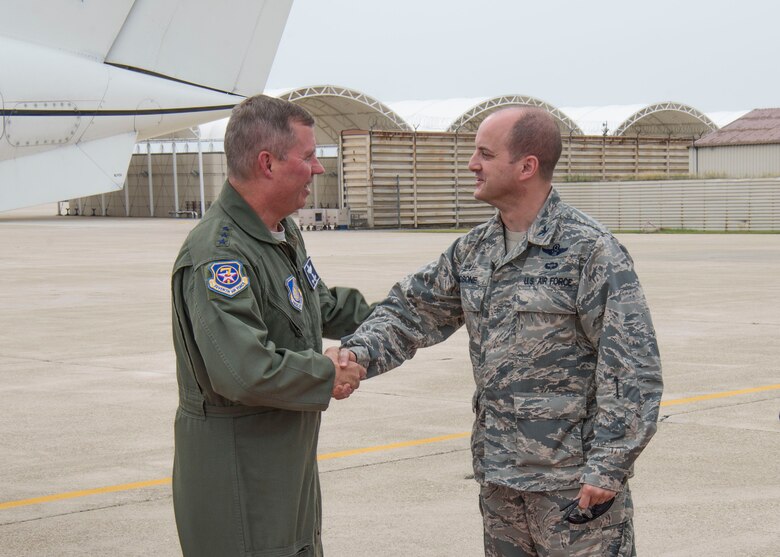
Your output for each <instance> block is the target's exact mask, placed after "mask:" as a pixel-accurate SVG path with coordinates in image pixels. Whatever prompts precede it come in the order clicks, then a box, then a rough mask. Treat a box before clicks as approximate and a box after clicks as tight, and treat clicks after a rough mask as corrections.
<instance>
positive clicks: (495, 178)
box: [469, 111, 523, 209]
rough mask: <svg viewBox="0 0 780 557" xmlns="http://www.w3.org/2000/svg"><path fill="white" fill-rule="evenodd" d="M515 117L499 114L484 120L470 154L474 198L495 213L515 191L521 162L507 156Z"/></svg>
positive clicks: (506, 113) (504, 112)
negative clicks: (492, 207)
mask: <svg viewBox="0 0 780 557" xmlns="http://www.w3.org/2000/svg"><path fill="white" fill-rule="evenodd" d="M516 120H517V114H514V113H513V112H512V111H502V112H498V113H495V114H492V115H491V116H488V117H487V118H486V119H485V121H484V122H482V124H481V125H480V126H479V130H477V137H476V139H475V150H474V154H473V155H472V156H471V159H470V160H469V170H471V171H472V172H473V173H474V174H475V176H476V179H477V184H476V185H477V188H476V190H474V197H475V198H476V199H479V200H480V201H484V202H485V203H489V204H490V205H493V206H494V207H498V208H499V209H501V208H502V206H504V205H506V203H507V202H509V201H510V199H511V198H513V197H514V196H515V195H516V193H517V190H518V187H519V183H518V180H517V172H518V169H519V168H522V164H523V158H521V159H519V160H517V161H514V162H513V161H512V154H511V153H510V152H509V134H510V132H511V129H512V125H513V123H514V122H515V121H516Z"/></svg>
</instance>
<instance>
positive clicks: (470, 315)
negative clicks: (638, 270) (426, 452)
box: [344, 190, 662, 522]
mask: <svg viewBox="0 0 780 557" xmlns="http://www.w3.org/2000/svg"><path fill="white" fill-rule="evenodd" d="M464 323H465V324H466V328H467V329H468V333H469V338H470V340H469V351H470V355H471V361H472V364H473V367H474V380H475V382H476V391H475V395H474V401H473V405H474V410H475V412H476V419H475V422H474V429H473V433H472V453H473V461H474V472H475V477H476V479H477V481H479V482H480V483H481V484H482V485H483V486H485V485H493V486H500V487H508V488H512V489H514V490H517V491H524V492H549V491H563V490H572V489H573V490H574V492H573V493H575V494H576V489H577V488H579V487H580V483H588V484H591V485H594V486H596V487H601V488H605V489H610V490H613V491H624V486H625V482H626V480H627V478H628V477H629V476H630V475H631V474H632V468H633V462H634V460H635V459H636V458H637V456H638V455H639V453H640V452H641V451H642V449H643V448H644V447H645V445H646V444H647V443H648V441H649V440H650V438H651V437H652V435H653V433H654V432H655V429H656V419H657V416H658V405H659V402H660V399H661V390H662V383H661V366H660V359H659V354H658V347H657V344H656V340H655V333H654V330H653V326H652V323H651V320H650V315H649V312H648V308H647V305H646V302H645V299H644V295H643V293H642V289H641V286H640V284H639V282H638V279H637V277H636V274H635V273H634V269H633V263H632V261H631V258H630V257H629V255H628V254H627V252H626V251H625V249H624V248H623V247H622V246H621V245H620V244H619V243H618V241H617V240H616V239H615V238H614V236H612V235H611V234H610V233H609V232H608V231H607V230H606V229H605V228H604V227H603V226H602V225H600V224H599V223H597V222H596V221H594V220H593V219H591V218H590V217H588V216H587V215H585V214H583V213H581V212H580V211H578V210H576V209H574V208H573V207H570V206H568V205H566V204H565V203H563V202H562V201H561V200H560V197H559V196H558V194H557V192H556V191H555V190H552V192H551V193H550V195H549V197H548V199H547V201H546V203H545V205H544V207H543V208H542V209H541V210H540V212H539V214H538V215H537V217H536V219H535V221H534V222H533V224H532V225H531V227H530V228H529V230H528V236H527V240H526V241H523V242H521V243H520V244H519V245H518V246H517V247H516V248H515V249H514V250H513V251H512V252H511V253H509V254H507V253H506V251H505V248H504V230H503V225H502V222H501V220H500V218H499V217H494V218H492V219H491V220H489V221H488V222H486V223H484V224H482V225H480V226H478V227H476V228H474V229H473V230H472V231H471V232H469V233H468V234H466V235H465V236H463V237H461V238H459V239H458V240H456V241H455V243H454V244H453V245H452V246H450V248H449V249H448V250H447V251H446V252H445V253H444V254H442V255H441V257H440V258H439V259H438V260H437V261H435V262H433V263H431V264H429V265H428V266H426V267H424V268H423V269H421V270H420V271H418V272H417V273H416V274H414V275H411V276H409V277H406V278H405V279H403V280H402V281H401V282H400V283H398V284H396V285H395V286H394V287H393V289H392V290H391V292H390V294H389V296H388V298H387V299H385V300H384V301H383V302H382V303H381V304H380V305H379V306H378V307H377V309H376V310H375V311H374V313H373V314H372V316H371V318H370V319H369V320H368V321H366V322H365V323H364V324H363V325H362V326H361V327H360V328H358V330H357V331H356V332H355V334H354V335H352V336H351V337H347V338H346V339H345V341H344V345H345V346H346V347H348V348H350V349H351V350H353V351H354V352H355V354H356V355H357V356H358V361H360V362H361V363H362V364H364V365H366V366H367V368H368V376H369V377H372V376H374V375H377V374H379V373H383V372H385V371H388V370H390V369H392V368H394V367H396V366H398V365H400V364H401V363H402V362H403V361H404V360H406V359H408V358H411V357H412V356H413V355H414V354H415V352H416V350H417V349H418V348H421V347H425V346H430V345H433V344H436V343H438V342H441V341H442V340H444V339H446V338H447V337H448V336H450V335H451V334H452V333H453V332H454V331H455V330H456V329H458V328H459V327H460V326H461V325H463V324H464ZM615 507H618V505H615ZM620 512H622V513H623V515H624V516H623V517H622V518H625V519H630V503H629V504H628V505H627V508H626V509H621V510H620ZM610 514H611V515H612V517H613V518H614V516H615V515H616V513H608V514H607V515H604V517H607V516H608V515H610ZM617 514H620V513H617ZM599 520H601V519H599ZM605 520H610V519H609V518H605ZM594 522H598V521H594Z"/></svg>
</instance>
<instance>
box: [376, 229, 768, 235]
mask: <svg viewBox="0 0 780 557" xmlns="http://www.w3.org/2000/svg"><path fill="white" fill-rule="evenodd" d="M375 230H376V231H379V230H387V231H388V232H411V233H416V232H429V233H433V234H437V233H442V232H444V233H448V234H465V233H466V232H468V231H469V230H471V228H387V229H381V228H377V229H375ZM611 232H612V233H613V234H780V230H692V229H690V228H661V229H659V230H630V229H629V230H612V231H611Z"/></svg>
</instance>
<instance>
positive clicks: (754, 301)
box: [0, 208, 780, 557]
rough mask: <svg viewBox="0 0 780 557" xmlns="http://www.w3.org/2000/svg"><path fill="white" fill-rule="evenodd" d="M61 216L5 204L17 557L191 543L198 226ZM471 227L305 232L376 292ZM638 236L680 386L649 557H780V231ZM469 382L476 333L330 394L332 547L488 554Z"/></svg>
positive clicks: (329, 272)
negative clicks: (178, 327)
mask: <svg viewBox="0 0 780 557" xmlns="http://www.w3.org/2000/svg"><path fill="white" fill-rule="evenodd" d="M55 210H56V209H55ZM51 214H52V211H51V208H47V210H46V211H44V212H43V214H40V212H39V213H36V212H35V211H29V210H28V211H17V212H13V213H8V214H5V215H0V245H2V246H3V248H2V257H1V259H0V260H1V261H2V270H0V326H1V329H0V330H2V335H0V356H1V357H0V378H2V379H1V380H0V397H1V398H2V401H3V410H2V414H1V416H2V417H0V447H1V448H2V450H0V555H2V556H14V557H26V556H35V557H39V556H58V557H62V556H104V555H105V556H148V555H155V556H173V555H180V550H179V545H178V539H177V535H176V528H175V524H174V520H173V510H172V504H171V493H170V483H169V482H168V479H169V478H170V473H171V463H172V455H173V434H172V425H173V416H174V412H175V409H176V403H177V401H176V377H175V370H174V356H173V351H172V345H171V335H170V286H169V272H170V268H171V265H172V263H173V260H174V257H175V256H176V253H177V252H178V249H179V247H180V245H181V242H182V240H183V239H184V237H185V236H186V234H187V233H188V232H189V230H190V229H191V228H192V226H194V224H195V221H192V220H169V219H126V218H101V217H55V216H49V215H51ZM456 237H457V234H454V233H430V232H411V231H409V232H397V231H382V232H366V231H338V232H333V231H322V232H306V233H305V239H306V242H307V245H308V248H309V252H310V254H311V255H312V257H313V259H314V261H315V264H316V265H317V268H318V270H319V272H320V274H321V275H322V277H323V279H324V280H325V281H326V283H327V284H329V285H336V284H343V285H354V286H357V287H359V288H360V289H361V290H362V291H363V292H364V293H365V294H366V296H367V297H368V298H369V299H370V300H372V301H373V300H378V299H380V298H382V297H383V296H384V294H385V293H386V292H387V291H388V289H389V288H390V287H391V286H392V284H393V282H394V281H395V280H396V279H398V278H400V277H401V276H402V275H405V274H407V273H410V272H412V271H414V270H416V269H417V268H419V267H420V266H421V265H422V264H424V263H426V262H428V261H429V260H431V259H433V258H434V257H436V256H437V255H438V254H439V253H440V252H441V251H442V250H443V249H444V248H445V247H446V246H448V245H449V244H450V243H451V242H452V241H453V240H454V239H455V238H456ZM619 238H620V240H621V241H622V242H623V243H624V244H625V245H626V246H627V247H628V249H629V251H630V252H631V254H632V256H633V258H634V260H635V262H636V266H637V270H638V273H639V276H640V279H641V280H642V282H643V285H644V287H645V292H646V295H647V297H648V300H649V303H650V308H651V311H652V314H653V318H654V322H655V325H656V329H657V331H658V336H659V343H660V347H661V353H662V358H663V364H664V380H665V385H666V388H665V392H664V404H665V405H664V407H663V408H662V410H661V414H662V420H661V422H660V424H659V429H658V433H657V434H656V436H655V438H654V439H653V440H652V441H651V443H650V445H649V446H648V448H647V449H646V451H645V452H644V453H643V454H642V455H641V456H640V458H639V460H638V463H637V467H636V476H635V478H634V479H633V480H632V484H631V485H632V491H633V494H634V500H635V505H636V516H635V527H636V530H637V549H638V554H639V555H640V556H698V555H706V556H712V557H716V556H723V557H727V556H728V557H733V556H754V557H765V556H771V555H778V554H779V551H780V550H779V549H778V548H780V520H778V518H777V516H778V515H777V510H778V509H780V458H778V455H780V421H779V420H778V412H779V411H780V372H778V361H780V342H778V341H779V340H780V283H779V282H778V280H777V277H778V276H780V235H760V234H751V235H620V236H619ZM328 344H333V342H330V343H328ZM762 387H766V388H765V389H764V390H754V389H756V388H762ZM472 390H473V379H472V374H471V366H470V364H469V359H468V354H467V337H466V334H465V331H464V330H460V331H458V332H457V333H456V334H454V335H453V337H452V338H451V339H449V340H448V341H447V342H445V343H443V344H441V345H438V346H436V347H432V348H429V349H425V350H422V351H421V352H420V353H419V354H418V355H417V357H416V358H415V359H413V360H412V361H410V362H407V363H406V364H405V365H404V366H403V367H401V368H399V369H398V370H395V371H392V372H390V373H388V374H386V375H384V376H382V377H378V378H375V379H372V380H369V381H366V382H364V383H363V384H362V385H361V387H360V389H359V391H358V392H357V393H355V395H354V396H352V397H351V398H350V399H348V400H346V401H342V402H334V403H333V404H332V405H331V407H330V409H329V410H328V411H327V412H325V414H324V419H323V427H322V435H321V441H320V451H319V452H320V454H321V456H322V459H321V461H320V469H321V477H322V484H323V497H324V531H323V537H324V543H325V551H326V554H327V555H329V556H331V557H333V556H336V557H342V556H343V557H363V556H366V557H368V556H371V557H397V556H412V557H427V556H431V557H433V556H437V557H438V556H442V557H443V556H452V555H461V556H478V555H482V540H481V536H482V533H481V532H482V531H481V521H480V514H479V509H478V506H477V485H476V483H475V482H474V480H473V479H471V474H472V471H471V457H470V452H469V440H468V437H467V436H466V435H465V434H466V432H468V431H469V430H470V428H471V420H472V413H471V408H470V400H471V394H472ZM735 391H736V392H735ZM706 395H718V398H706ZM443 436H450V438H445V439H443V440H442V439H437V438H440V437H443ZM393 445H395V446H393ZM361 449H369V450H361ZM342 451H354V452H352V453H346V454H344V453H341V452H342ZM116 486H119V487H116Z"/></svg>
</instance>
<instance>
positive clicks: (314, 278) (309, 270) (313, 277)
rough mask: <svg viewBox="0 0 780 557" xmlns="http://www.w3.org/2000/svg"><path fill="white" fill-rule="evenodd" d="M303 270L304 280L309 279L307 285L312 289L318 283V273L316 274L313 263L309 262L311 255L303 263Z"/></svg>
mask: <svg viewBox="0 0 780 557" xmlns="http://www.w3.org/2000/svg"><path fill="white" fill-rule="evenodd" d="M303 272H304V274H305V275H306V280H307V281H309V286H311V289H312V290H315V289H316V288H317V285H318V284H319V283H320V275H318V274H317V269H315V268H314V263H312V262H311V257H309V258H308V259H307V260H306V263H304V265H303Z"/></svg>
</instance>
